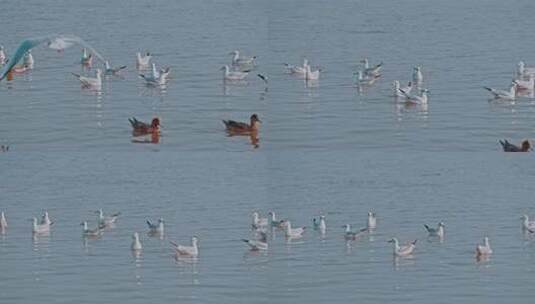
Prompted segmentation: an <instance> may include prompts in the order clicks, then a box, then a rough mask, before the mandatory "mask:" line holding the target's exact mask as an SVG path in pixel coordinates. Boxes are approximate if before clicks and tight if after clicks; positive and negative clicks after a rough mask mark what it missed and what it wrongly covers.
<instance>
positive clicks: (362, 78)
mask: <svg viewBox="0 0 535 304" xmlns="http://www.w3.org/2000/svg"><path fill="white" fill-rule="evenodd" d="M356 75H357V84H358V85H371V84H373V83H374V82H375V81H376V80H377V79H379V77H380V76H378V75H365V74H364V73H363V72H362V71H358V72H357V73H356Z"/></svg>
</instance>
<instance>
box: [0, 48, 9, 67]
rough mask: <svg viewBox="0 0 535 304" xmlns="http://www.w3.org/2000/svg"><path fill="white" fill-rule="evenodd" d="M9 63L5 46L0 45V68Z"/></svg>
mask: <svg viewBox="0 0 535 304" xmlns="http://www.w3.org/2000/svg"><path fill="white" fill-rule="evenodd" d="M6 63H7V56H6V53H5V51H4V46H2V45H0V66H2V65H4V64H6Z"/></svg>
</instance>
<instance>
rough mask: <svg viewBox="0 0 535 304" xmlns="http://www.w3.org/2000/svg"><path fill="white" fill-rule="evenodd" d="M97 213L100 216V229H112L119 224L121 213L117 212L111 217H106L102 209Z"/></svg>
mask: <svg viewBox="0 0 535 304" xmlns="http://www.w3.org/2000/svg"><path fill="white" fill-rule="evenodd" d="M95 213H96V214H98V226H99V227H100V228H106V227H112V226H113V225H114V224H115V223H116V222H117V218H118V217H119V215H121V212H117V213H115V214H112V215H111V216H104V212H103V211H102V209H98V210H97V211H95Z"/></svg>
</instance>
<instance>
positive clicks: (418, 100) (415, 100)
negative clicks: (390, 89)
mask: <svg viewBox="0 0 535 304" xmlns="http://www.w3.org/2000/svg"><path fill="white" fill-rule="evenodd" d="M399 91H400V92H401V93H402V94H403V95H404V96H405V99H406V102H407V103H410V104H418V105H425V104H427V93H429V90H427V89H424V90H421V91H420V95H409V94H408V93H406V92H404V91H403V89H399Z"/></svg>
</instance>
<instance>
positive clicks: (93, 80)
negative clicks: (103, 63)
mask: <svg viewBox="0 0 535 304" xmlns="http://www.w3.org/2000/svg"><path fill="white" fill-rule="evenodd" d="M71 74H73V75H74V77H76V78H78V80H79V81H80V83H81V84H82V87H84V88H92V89H96V90H100V88H102V78H101V75H102V71H101V70H100V69H97V70H96V76H95V77H87V76H81V75H79V74H75V73H71Z"/></svg>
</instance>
